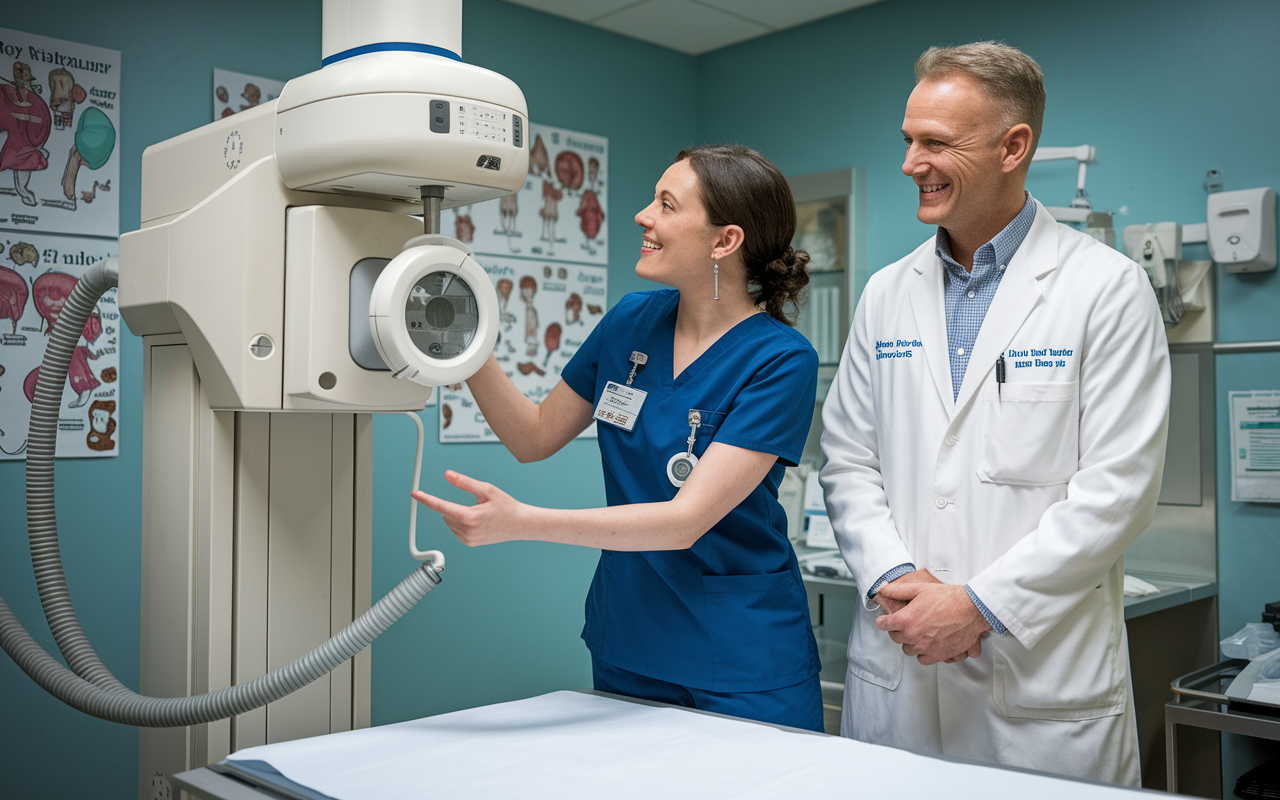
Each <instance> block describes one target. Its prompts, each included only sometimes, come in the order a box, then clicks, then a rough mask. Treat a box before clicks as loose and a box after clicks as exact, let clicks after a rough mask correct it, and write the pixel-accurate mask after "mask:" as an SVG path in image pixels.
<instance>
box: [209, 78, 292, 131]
mask: <svg viewBox="0 0 1280 800" xmlns="http://www.w3.org/2000/svg"><path fill="white" fill-rule="evenodd" d="M284 84H285V82H284V81H278V80H276V79H274V78H263V77H261V76H259V75H246V74H244V73H243V72H232V71H231V70H229V69H215V70H214V71H213V119H214V121H215V122H216V121H217V120H220V119H222V118H223V117H229V116H231V115H232V114H235V113H238V112H240V111H245V110H247V109H250V108H253V107H254V106H256V105H259V104H261V103H267V102H270V101H272V100H275V99H276V98H277V97H279V96H280V90H282V89H284Z"/></svg>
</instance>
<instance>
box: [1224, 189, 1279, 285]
mask: <svg viewBox="0 0 1280 800" xmlns="http://www.w3.org/2000/svg"><path fill="white" fill-rule="evenodd" d="M1208 216H1209V220H1208V223H1209V224H1208V234H1209V256H1210V258H1212V259H1213V260H1214V261H1216V262H1218V263H1219V264H1221V265H1222V266H1223V268H1224V269H1225V270H1226V271H1227V272H1266V271H1268V270H1273V269H1275V268H1276V257H1277V251H1276V190H1275V189H1267V188H1263V189H1243V190H1241V191H1237V192H1218V193H1217V194H1211V195H1209V207H1208Z"/></svg>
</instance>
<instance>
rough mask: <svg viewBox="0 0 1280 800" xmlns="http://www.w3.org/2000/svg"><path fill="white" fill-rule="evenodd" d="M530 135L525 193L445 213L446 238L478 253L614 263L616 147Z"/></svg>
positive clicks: (558, 135)
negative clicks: (608, 214) (611, 228)
mask: <svg viewBox="0 0 1280 800" xmlns="http://www.w3.org/2000/svg"><path fill="white" fill-rule="evenodd" d="M528 135H529V143H530V144H529V175H528V177H527V178H526V179H525V182H524V186H523V187H522V188H521V189H520V191H518V192H516V193H515V194H512V195H507V196H506V197H503V198H501V199H499V200H492V201H490V202H487V203H477V204H476V205H473V206H462V207H460V208H455V209H452V211H446V212H445V214H444V218H443V219H442V220H441V228H442V232H443V233H446V234H449V235H451V236H453V237H454V238H456V239H457V240H458V241H460V242H462V243H463V244H465V245H467V246H468V247H470V248H471V249H472V250H474V251H475V252H477V253H489V254H493V255H505V256H520V257H521V258H534V259H547V260H551V261H572V262H576V263H582V264H602V265H603V264H608V263H609V247H608V244H609V243H608V228H607V227H606V226H605V224H604V222H605V209H606V208H607V207H608V189H607V187H608V175H609V140H608V139H607V138H605V137H603V136H594V135H592V134H589V133H579V132H577V131H570V130H565V129H563V128H552V127H549V126H546V125H538V124H537V123H530V125H529V134H528ZM451 221H452V223H453V229H452V231H451V230H450V229H449V224H450V222H451Z"/></svg>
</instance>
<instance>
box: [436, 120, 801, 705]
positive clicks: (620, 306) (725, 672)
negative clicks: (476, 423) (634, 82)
mask: <svg viewBox="0 0 1280 800" xmlns="http://www.w3.org/2000/svg"><path fill="white" fill-rule="evenodd" d="M636 222H637V224H639V225H640V227H641V228H643V231H644V233H643V238H642V242H641V247H640V258H639V261H638V263H637V264H636V274H638V275H639V276H640V277H642V278H646V279H648V280H651V281H656V282H658V283H661V284H665V285H666V286H669V287H671V288H669V289H661V290H658V291H651V292H635V293H632V294H629V295H627V296H626V297H624V298H622V299H621V300H620V301H619V302H618V303H617V305H615V306H614V307H613V308H612V309H611V310H610V311H609V313H608V314H606V315H605V317H604V319H603V320H601V322H600V323H599V325H598V326H597V327H596V329H595V331H594V332H592V334H591V335H590V336H589V337H588V338H587V340H586V342H584V343H583V345H582V347H581V348H580V349H579V350H578V352H577V353H576V354H575V355H574V356H573V358H572V359H571V360H570V362H569V364H568V365H567V366H566V367H565V369H564V371H563V373H562V380H561V381H560V382H559V383H558V384H557V385H556V387H555V388H554V389H553V390H552V392H551V394H550V395H548V396H547V398H546V399H545V400H543V402H542V403H541V404H540V405H535V404H534V403H533V402H532V401H530V400H529V399H528V398H526V397H525V396H524V395H523V394H522V393H521V392H520V391H519V390H518V389H517V388H516V387H515V385H514V384H512V382H511V381H510V379H509V378H508V377H507V376H506V375H505V374H504V373H503V371H502V368H501V367H500V366H499V364H498V363H497V361H495V360H494V359H493V358H492V357H490V359H489V361H488V363H487V364H485V366H484V367H483V368H482V369H481V370H480V371H479V372H478V373H476V375H475V376H474V377H472V378H471V379H470V380H469V381H468V382H467V384H468V386H469V387H470V388H471V391H472V393H473V394H474V395H475V399H476V401H477V403H479V405H480V409H481V411H482V412H483V413H484V417H485V421H486V422H487V423H488V424H489V425H490V426H491V427H492V429H493V430H494V432H495V433H497V435H498V437H499V438H500V439H501V440H502V442H503V443H504V444H506V446H507V448H508V449H510V450H511V452H512V453H513V454H514V455H515V456H516V457H517V458H518V459H519V460H520V461H522V462H529V461H537V460H540V459H543V458H546V457H548V456H550V455H551V454H553V453H555V452H556V451H557V450H559V449H560V448H561V447H563V446H564V445H565V444H566V443H568V442H569V441H570V440H571V439H573V437H575V436H577V435H578V434H579V433H581V432H582V431H583V430H584V429H585V428H586V427H587V426H588V425H589V424H590V423H591V421H592V419H593V418H594V419H596V420H598V422H599V424H598V428H597V430H598V432H599V445H600V455H601V459H602V462H603V467H604V480H605V493H606V497H607V500H608V507H606V508H595V509H573V510H564V509H548V508H539V507H536V506H530V505H526V504H524V503H520V502H517V501H516V500H514V499H513V498H512V497H510V496H509V495H507V494H506V493H504V492H502V491H501V490H499V489H498V488H497V487H495V486H493V485H491V484H487V483H483V482H481V481H477V480H474V479H472V478H469V477H467V476H464V475H460V474H458V473H456V472H452V471H451V472H448V473H446V477H447V479H448V480H449V482H450V483H452V484H453V485H454V486H456V487H458V488H460V489H463V490H465V491H467V492H470V493H472V494H474V495H475V496H476V499H477V501H478V502H477V504H476V505H474V506H463V505H459V504H456V503H450V502H447V501H444V500H441V499H440V498H437V497H433V496H431V495H428V494H426V493H425V492H415V494H414V496H415V497H416V498H417V499H418V500H419V501H421V502H422V503H424V504H426V505H427V506H428V507H430V508H431V509H433V510H434V511H436V512H438V513H440V514H441V515H442V516H443V517H444V520H445V522H446V523H447V524H448V525H449V527H450V529H451V530H452V531H453V532H454V533H455V534H456V535H457V536H458V538H459V539H460V540H461V541H462V542H463V543H464V544H467V545H471V546H474V545H481V544H492V543H495V542H504V541H513V540H540V541H549V542H562V543H568V544H577V545H582V546H584V547H595V548H599V549H600V550H601V554H600V563H599V566H598V567H597V568H596V574H595V578H594V579H593V580H592V583H591V590H590V593H589V594H588V596H587V604H586V627H585V628H584V629H583V632H582V637H583V639H584V640H586V643H587V647H588V649H590V651H591V656H592V668H593V674H594V678H595V687H596V688H597V689H599V690H601V691H607V692H615V693H618V694H625V695H630V696H635V697H643V698H647V699H652V700H659V701H663V702H668V703H675V704H678V705H683V706H691V707H695V708H700V709H705V710H708V711H714V712H719V713H723V714H731V715H734V716H739V717H746V718H749V719H756V720H761V721H765V722H772V723H778V724H783V725H791V726H794V727H798V728H807V729H811V730H822V698H821V690H820V688H819V683H818V670H819V666H820V665H819V661H818V652H817V646H816V644H815V642H814V638H813V631H812V630H811V628H810V625H809V609H808V604H807V602H806V599H805V591H804V585H803V583H802V582H801V578H800V569H799V565H798V564H797V563H796V557H795V553H794V551H793V550H792V547H791V544H790V543H789V542H788V541H787V536H786V529H787V522H786V517H785V515H784V513H783V510H782V507H781V506H780V505H779V504H778V499H777V497H778V484H779V482H780V481H781V480H782V476H783V471H784V466H787V465H795V464H796V463H797V462H798V461H799V459H800V454H801V450H802V449H803V447H804V442H805V438H806V436H807V435H808V431H809V422H810V419H811V418H812V408H813V402H814V393H815V388H816V380H817V368H818V359H817V355H816V354H815V353H814V351H813V348H812V347H811V346H810V345H809V343H808V341H807V340H805V338H804V337H803V336H801V335H800V334H799V333H797V332H796V331H795V329H794V328H793V327H792V321H791V318H790V317H789V315H788V312H789V311H795V310H796V309H797V308H798V306H797V297H798V294H799V292H800V291H801V289H803V288H804V286H805V285H806V284H807V283H808V272H807V270H806V264H807V262H808V260H809V257H808V255H807V254H806V253H804V252H802V251H801V252H797V251H794V250H792V249H791V247H790V245H789V243H790V241H791V239H792V236H793V235H794V233H795V225H796V216H795V205H794V203H793V200H792V197H791V192H790V190H789V189H788V187H787V183H786V181H785V179H784V178H783V176H782V173H781V172H779V171H778V168H777V167H776V166H774V165H773V163H772V162H770V161H769V160H768V159H766V158H765V157H764V156H762V155H760V154H759V153H757V152H755V151H754V150H751V149H749V148H746V147H741V146H723V145H722V146H708V147H699V148H694V149H692V150H686V151H684V152H682V153H680V155H679V156H678V157H677V159H676V162H675V163H674V164H673V165H672V166H671V167H670V168H669V169H667V171H666V173H664V174H663V176H662V179H661V180H660V181H659V182H658V185H657V187H656V190H655V193H654V199H653V202H652V203H650V204H649V205H648V206H647V207H646V208H644V209H643V210H642V211H641V212H640V213H639V214H637V215H636ZM690 455H692V456H693V458H691V457H690ZM690 467H692V470H690Z"/></svg>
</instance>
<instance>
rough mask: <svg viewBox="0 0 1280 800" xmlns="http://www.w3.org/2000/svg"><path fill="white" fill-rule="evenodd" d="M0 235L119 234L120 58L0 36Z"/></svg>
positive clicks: (0, 32) (4, 32)
mask: <svg viewBox="0 0 1280 800" xmlns="http://www.w3.org/2000/svg"><path fill="white" fill-rule="evenodd" d="M0 137H3V139H2V141H0V227H3V228H12V229H15V230H19V231H26V230H30V231H38V232H41V233H74V234H80V235H85V236H110V237H112V238H113V239H114V238H115V237H116V236H118V235H119V234H120V203H119V197H120V187H119V184H120V156H119V151H120V148H119V139H120V52H119V51H118V50H106V49H103V48H101V47H92V46H90V45H84V44H75V43H74V42H64V41H62V40H60V39H50V38H48V37H45V36H36V35H34V34H30V33H22V32H20V31H13V30H9V29H7V28H0Z"/></svg>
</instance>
